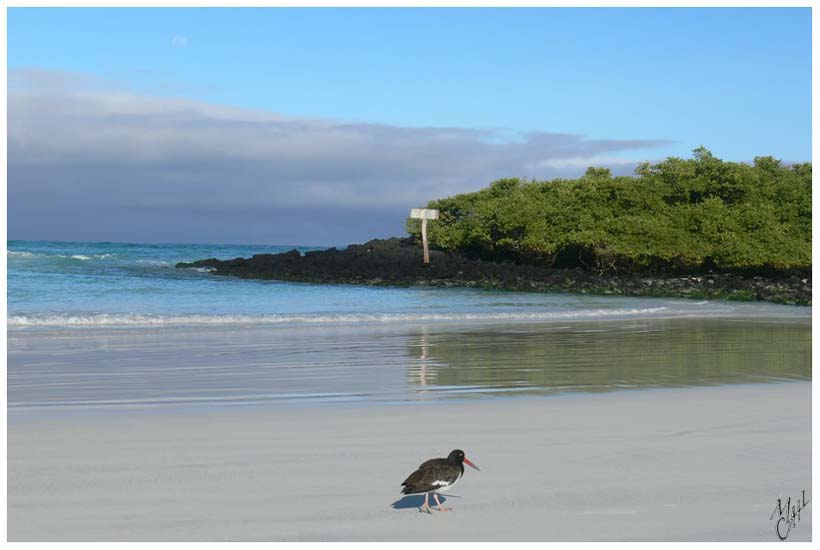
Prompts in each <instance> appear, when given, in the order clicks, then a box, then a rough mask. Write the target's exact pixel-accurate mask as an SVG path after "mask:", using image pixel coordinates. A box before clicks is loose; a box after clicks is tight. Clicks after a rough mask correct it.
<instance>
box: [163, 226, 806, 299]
mask: <svg viewBox="0 0 820 550" xmlns="http://www.w3.org/2000/svg"><path fill="white" fill-rule="evenodd" d="M175 267H176V268H178V269H186V268H195V269H210V270H212V272H213V273H214V274H216V275H229V276H234V277H239V278H243V279H263V280H281V281H288V282H303V283H313V284H353V285H370V286H396V287H409V286H419V287H459V288H483V289H495V290H514V291H525V292H572V293H577V294H595V295H607V296H610V295H611V296H633V297H650V296H651V297H669V298H672V297H679V298H694V299H710V300H711V299H727V300H737V301H768V302H773V303H780V304H788V305H811V299H812V297H811V288H812V287H811V274H803V275H789V276H786V275H781V276H763V275H749V276H743V275H739V274H733V273H716V272H706V273H697V274H691V275H685V274H663V273H645V274H641V273H594V272H590V271H585V270H583V269H580V268H567V269H554V268H547V267H540V266H535V265H524V264H514V263H511V262H491V261H485V260H480V259H474V258H470V257H467V256H465V255H463V254H460V253H457V252H446V251H442V250H436V249H432V250H430V265H428V266H425V265H423V263H422V251H421V247H420V246H419V245H418V244H416V243H414V242H413V241H412V240H411V239H399V238H392V239H374V240H371V241H369V242H367V243H364V244H360V245H350V246H349V247H347V248H345V249H343V250H338V249H336V248H330V249H327V250H322V251H312V252H307V253H305V254H304V255H302V254H300V253H299V251H297V250H291V251H289V252H282V253H279V254H257V255H254V256H252V257H251V258H235V259H232V260H217V259H215V258H210V259H203V260H198V261H195V262H189V263H185V262H180V263H177V264H176V266H175Z"/></svg>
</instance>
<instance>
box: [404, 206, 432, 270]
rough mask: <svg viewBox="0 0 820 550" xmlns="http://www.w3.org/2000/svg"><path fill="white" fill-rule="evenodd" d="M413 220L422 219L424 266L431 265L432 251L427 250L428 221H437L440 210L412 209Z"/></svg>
mask: <svg viewBox="0 0 820 550" xmlns="http://www.w3.org/2000/svg"><path fill="white" fill-rule="evenodd" d="M410 217H411V218H421V242H422V243H423V244H424V265H427V264H429V263H430V251H429V250H428V249H427V220H437V219H438V210H433V209H432V208H411V209H410Z"/></svg>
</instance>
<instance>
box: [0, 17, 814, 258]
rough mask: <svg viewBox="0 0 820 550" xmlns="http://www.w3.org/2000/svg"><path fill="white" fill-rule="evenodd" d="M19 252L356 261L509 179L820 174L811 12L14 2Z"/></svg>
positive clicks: (11, 177) (13, 192)
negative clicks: (254, 247) (696, 157)
mask: <svg viewBox="0 0 820 550" xmlns="http://www.w3.org/2000/svg"><path fill="white" fill-rule="evenodd" d="M8 86H9V103H8V105H9V107H8V113H9V114H8V119H9V120H8V147H9V157H8V165H9V166H8V236H9V238H10V239H42V240H51V239H54V240H86V241H124V242H215V243H216V242H219V243H238V244H240V243H257V244H302V245H340V244H348V243H352V242H361V241H364V240H367V239H370V238H374V237H387V236H400V235H402V234H404V220H405V217H406V216H407V213H408V211H409V209H410V208H412V207H417V206H423V205H424V204H426V202H427V201H428V200H431V199H435V198H441V197H444V196H448V195H452V194H455V193H463V192H470V191H475V190H478V189H480V188H482V187H484V186H486V185H487V184H488V183H489V182H490V181H492V180H493V179H496V178H499V177H511V176H517V177H528V178H534V179H547V178H554V177H576V176H579V175H581V174H583V172H584V170H585V169H586V167H587V166H591V165H594V166H608V167H610V168H611V169H612V170H613V171H614V172H615V173H618V174H630V173H631V172H632V169H633V168H634V166H635V164H636V163H637V162H639V161H644V160H649V161H653V160H661V159H663V158H665V157H667V156H682V157H686V156H689V155H690V153H691V150H692V149H694V148H696V147H698V146H700V145H704V146H706V147H707V148H709V149H710V150H711V151H712V152H713V153H714V154H715V155H716V156H718V157H721V158H724V159H726V160H733V161H751V160H752V159H753V158H754V157H755V156H758V155H773V156H775V157H778V158H781V159H783V160H785V161H789V162H791V161H793V162H802V161H810V160H811V11H810V9H809V8H785V9H775V8H736V9H715V8H679V9H678V8H675V9H673V8H619V9H615V8H589V9H569V8H534V9H496V8H493V9H477V8H471V9H420V8H417V9H398V8H389V9H352V8H348V9H343V8H337V9H307V8H302V9H290V8H289V9H284V8H253V9H250V8H245V9H213V8H212V9H204V8H203V9H196V8H182V9H158V8H157V9H148V8H134V9H131V8H128V9H126V8H93V9H89V8H62V9H60V8H9V10H8Z"/></svg>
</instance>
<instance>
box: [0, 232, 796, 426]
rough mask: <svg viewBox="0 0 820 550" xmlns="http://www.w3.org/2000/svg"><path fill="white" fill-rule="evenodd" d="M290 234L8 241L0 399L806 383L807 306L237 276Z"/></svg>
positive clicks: (12, 403)
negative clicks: (202, 262)
mask: <svg viewBox="0 0 820 550" xmlns="http://www.w3.org/2000/svg"><path fill="white" fill-rule="evenodd" d="M293 248H297V249H299V250H301V251H302V252H304V251H307V250H312V249H315V248H309V247H294V246H279V245H271V246H262V245H258V246H257V245H254V246H240V245H236V246H234V245H205V244H187V245H186V244H123V243H86V242H53V241H47V242H46V241H36V242H35V241H9V242H8V253H7V259H8V346H9V355H8V379H7V380H8V397H9V400H8V402H9V412H10V413H11V415H12V416H14V415H25V414H31V413H37V414H51V413H54V412H55V411H57V412H58V414H61V413H62V412H64V411H67V410H75V411H76V410H81V411H99V410H105V411H111V410H126V409H128V410H135V409H142V410H145V409H156V408H163V409H165V408H168V407H202V406H205V407H213V406H237V405H252V406H274V405H280V404H290V405H293V404H301V405H314V404H318V403H358V404H361V403H376V402H378V403H407V402H437V401H440V400H451V399H475V398H494V397H511V396H521V395H552V394H559V393H560V394H564V393H573V392H589V391H617V390H625V389H636V388H649V387H679V386H696V385H715V384H729V383H758V382H780V381H789V380H810V379H811V308H810V307H794V306H783V305H776V304H769V303H744V302H727V301H705V300H686V299H667V298H629V297H615V296H590V295H582V294H563V293H553V294H549V293H526V292H510V291H488V290H476V289H454V288H434V289H430V288H387V287H367V286H354V285H314V284H299V283H288V282H277V281H253V280H241V279H235V278H229V277H223V276H217V275H214V274H213V273H210V272H209V271H208V270H207V269H175V268H174V265H175V264H176V263H177V262H190V261H193V260H197V259H202V258H209V257H215V258H220V259H230V258H235V257H239V256H245V257H246V256H250V255H253V254H259V253H270V252H281V251H286V250H290V249H293Z"/></svg>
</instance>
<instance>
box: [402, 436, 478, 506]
mask: <svg viewBox="0 0 820 550" xmlns="http://www.w3.org/2000/svg"><path fill="white" fill-rule="evenodd" d="M464 464H467V465H468V466H470V467H472V468H475V469H476V470H478V466H476V465H475V464H473V463H472V462H470V461H469V460H467V457H466V456H464V451H461V450H459V449H456V450H455V451H453V452H451V453H450V454H449V456H447V458H433V459H432V460H428V461H427V462H425V463H423V464H422V465H421V466H419V469H418V470H416V471H415V472H413V473H412V474H410V475H409V476H408V477H407V479H405V480H404V483H402V485H403V486H404V489H402V490H401V492H402V493H404V494H405V495H413V494H416V493H424V505H423V506H422V507H421V508H419V512H427V513H428V514H429V513H431V512H430V504H429V503H428V499H429V497H430V493H433V498H434V499H435V500H436V505H438V510H439V512H449V511H450V510H452V508H442V507H441V501H439V499H438V494H437V492H438V491H442V490H444V489H447V488H448V487H452V486H453V485H455V484H456V483H458V480H460V479H461V476H463V475H464ZM479 471H480V470H479Z"/></svg>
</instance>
